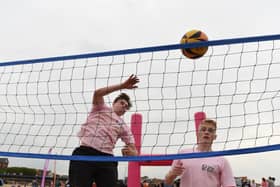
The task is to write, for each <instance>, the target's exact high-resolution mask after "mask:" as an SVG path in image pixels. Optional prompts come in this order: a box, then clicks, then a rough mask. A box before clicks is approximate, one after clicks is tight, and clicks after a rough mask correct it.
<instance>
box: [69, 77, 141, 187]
mask: <svg viewBox="0 0 280 187" xmlns="http://www.w3.org/2000/svg"><path fill="white" fill-rule="evenodd" d="M138 82H139V79H138V78H137V76H135V75H131V76H130V77H129V78H128V79H127V80H126V81H124V82H123V83H121V84H118V85H112V86H107V87H104V88H100V89H97V90H95V92H94V95H93V102H92V104H93V107H92V110H91V112H90V114H89V115H88V117H87V121H86V122H85V123H84V124H83V125H82V127H81V130H80V132H79V133H78V137H79V138H80V142H81V143H80V144H81V145H80V147H78V148H76V149H75V150H74V151H73V155H84V156H113V149H114V147H115V144H116V142H117V140H118V139H119V138H120V139H121V140H122V141H123V142H124V143H125V146H124V148H123V149H122V153H123V155H125V156H135V155H137V154H138V153H137V150H136V148H135V144H134V137H133V135H132V132H131V130H130V128H129V127H128V126H127V125H126V124H125V122H124V121H123V119H122V118H121V116H123V115H124V114H125V112H126V111H127V110H129V108H130V107H131V102H130V98H129V96H128V95H126V94H125V93H121V94H120V95H119V96H118V97H116V98H115V100H114V101H113V105H112V107H108V106H106V105H105V103H104V98H103V97H104V96H105V95H107V94H110V93H112V92H114V91H118V90H122V89H134V88H137V85H136V84H137V83H138ZM117 179H118V170H117V162H88V161H73V160H71V161H70V167H69V183H70V186H71V187H91V186H92V183H93V181H95V183H96V185H97V186H98V187H114V186H116V183H117Z"/></svg>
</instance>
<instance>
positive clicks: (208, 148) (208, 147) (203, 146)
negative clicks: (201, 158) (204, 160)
mask: <svg viewBox="0 0 280 187" xmlns="http://www.w3.org/2000/svg"><path fill="white" fill-rule="evenodd" d="M196 149H197V150H198V151H199V152H210V151H212V145H211V144H198V145H197V148H196Z"/></svg>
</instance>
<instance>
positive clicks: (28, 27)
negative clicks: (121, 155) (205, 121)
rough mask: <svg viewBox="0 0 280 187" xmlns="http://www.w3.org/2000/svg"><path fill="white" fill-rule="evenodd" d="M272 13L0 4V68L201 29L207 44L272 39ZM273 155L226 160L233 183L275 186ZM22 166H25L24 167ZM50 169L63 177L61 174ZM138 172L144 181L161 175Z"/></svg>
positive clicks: (234, 6)
mask: <svg viewBox="0 0 280 187" xmlns="http://www.w3.org/2000/svg"><path fill="white" fill-rule="evenodd" d="M279 7H280V2H279V0H269V1H260V0H246V1H244V0H235V1H226V0H212V1H187V0H174V1H170V0H141V1H139V0H121V1H116V0H98V1H96V0H80V1H73V0H59V1H58V0H48V1H43V0H17V1H16V0H9V1H1V2H0V23H1V29H0V62H6V61H14V60H22V59H32V58H39V57H52V56H63V55H73V54H81V53H89V52H100V51H110V50H120V49H126V48H136V47H148V46H155V45H167V44H175V43H178V42H179V40H180V38H181V36H182V35H183V34H184V33H185V32H186V31H188V30H191V29H201V30H203V31H204V32H205V33H206V34H207V35H208V37H209V39H210V40H217V39H227V38H237V37H248V36H259V35H270V34H279V33H280V26H279V24H278V22H279V20H278V18H279V16H280V15H279ZM278 154H279V151H276V152H271V153H262V154H251V155H245V156H244V155H243V156H231V157H228V159H229V160H230V162H231V164H232V168H233V171H234V174H235V176H248V177H249V178H254V179H256V180H257V181H260V180H261V177H268V176H276V180H278V182H279V181H280V174H279V167H278V165H277V164H275V163H279V161H280V159H279V156H278ZM277 157H278V158H277ZM18 160H19V159H15V162H14V163H13V162H11V163H10V164H11V165H17V164H19V163H20V161H19V162H18ZM15 163H16V164H15ZM24 163H25V164H27V165H28V166H32V160H31V161H30V160H26V161H24ZM22 166H25V165H22ZM167 169H168V167H167V168H166V171H167ZM57 170H58V171H59V172H61V173H67V168H66V167H61V168H57ZM125 171H126V170H125V169H123V170H122V171H121V172H120V175H122V173H124V172H125ZM142 171H143V172H142V175H148V176H150V177H163V176H164V174H165V172H166V171H164V170H162V169H161V168H160V169H158V168H153V169H152V170H151V169H149V168H147V167H145V168H143V170H142ZM151 171H152V172H151ZM278 182H277V183H278Z"/></svg>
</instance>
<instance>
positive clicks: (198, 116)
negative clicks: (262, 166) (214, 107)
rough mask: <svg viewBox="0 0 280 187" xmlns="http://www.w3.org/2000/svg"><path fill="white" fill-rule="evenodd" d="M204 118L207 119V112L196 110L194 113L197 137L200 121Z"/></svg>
mask: <svg viewBox="0 0 280 187" xmlns="http://www.w3.org/2000/svg"><path fill="white" fill-rule="evenodd" d="M204 119H206V114H205V113H204V112H196V113H195V114H194V120H195V132H196V138H197V134H198V127H199V125H200V122H201V121H202V120H204Z"/></svg>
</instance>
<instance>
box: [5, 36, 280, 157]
mask: <svg viewBox="0 0 280 187" xmlns="http://www.w3.org/2000/svg"><path fill="white" fill-rule="evenodd" d="M279 39H280V35H270V36H260V37H249V38H236V39H226V40H213V41H208V42H201V43H193V44H183V45H181V44H174V45H166V46H156V47H147V48H137V49H128V50H119V51H109V52H100V53H92V54H81V55H72V56H61V57H51V58H41V59H32V60H21V61H13V62H2V63H0V113H1V115H0V150H1V151H0V155H1V156H9V157H27V158H42V159H58V160H70V159H71V160H100V161H102V160H107V161H108V157H106V158H103V157H100V156H96V157H87V156H71V153H72V151H73V149H74V148H75V147H77V146H79V139H78V137H77V132H78V131H79V130H80V127H81V124H83V123H84V122H85V121H86V117H87V115H88V113H89V111H90V109H91V103H92V94H93V92H94V90H95V89H97V88H100V87H104V86H106V85H112V84H118V83H120V82H122V81H124V80H126V79H127V77H129V75H131V74H135V75H137V76H138V77H139V79H140V83H139V84H138V88H137V89H134V90H125V91H124V92H126V93H128V95H130V97H131V99H132V104H133V107H132V108H131V110H130V111H129V112H127V113H126V114H125V116H124V119H125V121H126V123H127V124H130V123H131V115H133V114H135V113H137V114H141V116H142V123H141V128H142V130H141V153H142V154H145V155H152V156H141V155H140V156H137V157H122V156H119V155H120V154H119V153H120V152H121V149H122V147H123V144H122V143H120V142H118V144H117V145H116V148H115V153H116V156H115V157H112V158H110V159H111V160H115V161H131V160H133V161H145V160H167V159H168V160H169V159H170V160H172V159H176V158H189V157H190V158H194V157H205V156H211V155H230V154H245V153H254V152H263V151H271V150H279V149H280V145H279V142H280V93H279V92H280V87H279V86H278V84H279V82H280V72H279V69H280V41H279ZM201 46H209V48H208V52H207V53H206V54H205V55H204V56H203V57H201V58H199V59H196V60H191V59H188V58H186V57H184V56H183V55H182V53H181V50H180V49H181V48H192V47H201ZM118 94H119V92H115V93H112V94H110V95H107V96H105V102H106V103H108V105H110V104H112V102H113V99H114V98H115V97H116V96H117V95H118ZM196 112H204V113H205V114H206V115H207V118H211V119H215V120H216V121H217V139H216V141H215V142H214V143H213V150H214V152H213V153H195V154H177V153H178V151H179V150H180V149H182V148H187V147H194V146H195V145H196V130H195V118H194V114H195V113H196ZM50 149H52V150H53V152H54V153H56V154H50V153H49V150H50ZM153 155H155V156H153Z"/></svg>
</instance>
